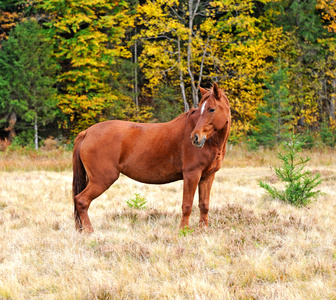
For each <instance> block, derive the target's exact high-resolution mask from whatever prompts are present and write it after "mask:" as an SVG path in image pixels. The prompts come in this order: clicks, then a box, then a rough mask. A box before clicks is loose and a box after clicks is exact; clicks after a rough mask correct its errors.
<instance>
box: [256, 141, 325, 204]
mask: <svg viewBox="0 0 336 300" xmlns="http://www.w3.org/2000/svg"><path fill="white" fill-rule="evenodd" d="M284 147H285V153H284V154H282V153H280V152H278V157H279V159H280V160H282V162H283V165H282V167H280V168H274V170H275V174H276V175H277V176H278V178H279V179H280V180H281V181H282V182H284V183H285V190H283V191H281V190H278V189H277V188H275V187H272V186H270V185H269V184H267V183H265V182H262V181H260V182H259V185H260V187H262V188H264V189H265V190H266V191H267V192H268V193H269V194H270V195H271V197H272V198H277V199H280V200H282V201H285V202H288V203H290V204H292V205H295V206H298V207H301V206H306V205H308V204H309V203H310V202H311V199H313V198H315V197H316V196H317V195H318V194H319V193H320V190H318V191H313V189H314V188H315V187H317V186H318V185H319V184H320V183H321V182H322V179H321V175H320V174H319V173H317V174H315V175H312V174H311V172H310V171H303V168H304V166H305V164H306V163H307V162H308V161H309V160H310V158H302V157H301V156H299V152H300V151H301V147H302V142H301V141H300V140H299V139H298V137H297V136H294V135H293V136H292V139H291V141H290V142H284Z"/></svg>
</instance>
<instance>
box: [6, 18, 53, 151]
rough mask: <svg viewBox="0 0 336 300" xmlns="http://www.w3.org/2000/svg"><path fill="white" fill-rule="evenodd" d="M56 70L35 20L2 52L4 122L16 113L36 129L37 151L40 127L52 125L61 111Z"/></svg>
mask: <svg viewBox="0 0 336 300" xmlns="http://www.w3.org/2000/svg"><path fill="white" fill-rule="evenodd" d="M56 69H57V65H56V64H55V61H54V60H53V59H52V48H51V45H50V44H49V43H47V42H46V41H45V37H44V35H43V30H42V28H41V27H40V26H39V25H38V24H37V22H36V21H35V20H33V19H31V20H27V21H24V22H22V23H21V24H19V25H17V26H16V27H15V29H14V30H13V31H11V33H10V35H9V38H8V40H7V41H6V42H4V43H3V46H2V51H0V90H2V92H1V93H0V107H1V110H2V111H3V112H4V113H3V115H2V118H4V117H6V116H8V115H9V114H11V113H13V112H14V113H15V114H16V115H17V116H18V117H19V119H21V120H22V121H24V122H27V123H28V125H29V126H31V127H34V132H35V134H34V136H35V138H34V143H35V148H36V149H37V148H38V129H39V127H40V126H41V125H45V124H47V123H49V122H51V121H52V120H53V119H54V118H55V114H56V111H57V103H56V100H55V97H54V96H55V89H54V88H53V85H54V84H55V79H54V74H55V72H56ZM4 89H5V91H4Z"/></svg>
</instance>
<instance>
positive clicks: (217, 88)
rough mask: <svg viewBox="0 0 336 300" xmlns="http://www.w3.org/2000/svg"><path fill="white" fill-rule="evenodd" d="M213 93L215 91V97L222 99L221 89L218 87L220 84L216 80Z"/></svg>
mask: <svg viewBox="0 0 336 300" xmlns="http://www.w3.org/2000/svg"><path fill="white" fill-rule="evenodd" d="M212 90H213V93H214V95H215V98H216V99H217V100H219V99H220V91H219V87H218V85H217V83H216V82H215V83H214V85H213V89H212Z"/></svg>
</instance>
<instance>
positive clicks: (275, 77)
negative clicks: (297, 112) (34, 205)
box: [249, 62, 291, 149]
mask: <svg viewBox="0 0 336 300" xmlns="http://www.w3.org/2000/svg"><path fill="white" fill-rule="evenodd" d="M287 82H288V76H287V69H283V68H282V67H281V64H280V62H279V63H278V69H277V71H276V72H275V73H272V74H268V78H267V80H265V86H266V88H267V90H266V92H265V96H264V103H263V104H260V105H259V106H258V111H257V114H256V120H255V123H256V125H255V129H254V130H253V131H252V135H251V138H250V143H249V144H250V148H252V149H253V148H256V146H259V145H262V146H264V147H270V148H272V147H274V146H275V144H277V143H279V142H281V141H283V140H285V139H286V138H287V137H288V131H289V129H290V121H291V115H290V112H291V107H290V105H289V102H290V100H291V98H290V96H289V91H288V88H287V87H286V85H287Z"/></svg>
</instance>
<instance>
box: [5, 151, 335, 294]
mask: <svg viewBox="0 0 336 300" xmlns="http://www.w3.org/2000/svg"><path fill="white" fill-rule="evenodd" d="M333 154H335V153H333ZM310 156H312V161H311V162H310V165H309V168H310V169H311V170H312V171H313V172H315V171H319V172H320V173H321V174H322V177H323V178H324V181H323V183H322V185H321V186H320V188H321V189H322V191H323V192H324V194H323V195H321V196H320V197H319V198H318V199H317V201H315V202H313V203H312V204H311V205H310V206H309V207H307V208H303V209H299V208H296V207H292V206H289V205H287V204H285V203H281V202H279V201H273V200H270V199H268V198H266V197H265V196H264V192H263V191H262V190H261V188H259V186H258V180H260V179H262V180H268V181H270V182H273V184H276V185H279V184H280V183H279V182H277V180H276V178H275V177H274V176H273V175H272V173H271V171H270V168H269V167H270V165H269V162H270V163H272V165H273V163H275V162H276V161H277V160H276V158H275V156H274V153H271V152H267V151H266V150H265V152H256V153H246V152H245V151H244V150H242V149H241V148H232V149H230V151H229V153H228V156H227V158H226V162H225V167H224V168H222V169H221V170H220V171H219V172H218V174H217V176H216V180H215V182H214V185H213V189H212V195H211V197H212V198H211V208H210V224H211V225H210V228H209V229H208V230H199V229H198V227H197V222H198V216H199V213H198V209H197V197H196V199H195V203H194V205H195V207H194V210H193V213H192V217H191V228H192V229H194V231H193V232H187V233H186V236H181V235H180V234H179V229H178V224H179V220H180V215H181V209H180V206H181V197H182V192H181V191H182V182H176V183H172V184H169V185H162V186H154V185H143V184H140V183H137V182H135V181H132V180H130V179H128V178H126V177H124V176H121V178H120V179H119V180H118V181H117V182H116V183H115V184H114V185H113V187H111V188H110V189H109V190H108V191H107V192H106V193H105V194H103V195H102V196H101V197H99V198H98V199H96V200H95V201H94V202H93V203H92V205H91V207H90V211H89V213H90V217H91V221H92V223H93V226H94V228H95V233H94V234H92V235H89V236H85V235H80V234H78V233H76V232H75V230H74V221H73V218H72V210H73V206H72V199H71V180H72V174H71V172H70V170H69V169H68V167H67V168H65V171H62V170H59V169H57V168H56V169H55V170H57V171H58V172H54V171H45V170H42V167H41V168H39V169H34V171H27V170H26V169H25V168H26V167H23V168H21V167H18V168H17V169H15V168H12V169H10V171H11V172H0V186H1V189H0V232H1V234H0V299H208V298H212V299H336V214H335V212H336V202H335V198H336V197H335V196H336V195H335V194H336V168H335V166H336V161H335V157H336V156H335V155H331V153H329V152H328V153H324V152H321V153H312V152H311V153H310ZM70 157H71V155H69V157H68V160H69V163H70V164H71V162H70ZM37 161H38V160H37ZM27 164H28V163H27ZM43 164H44V162H43ZM47 165H48V164H47ZM48 166H49V165H48ZM0 168H2V160H0ZM2 170H3V169H2ZM47 170H49V167H48V168H47ZM135 193H140V194H141V195H142V196H144V197H145V198H146V200H147V209H145V210H135V209H132V208H129V207H128V206H127V204H126V202H125V200H128V199H130V198H134V194H135Z"/></svg>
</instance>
